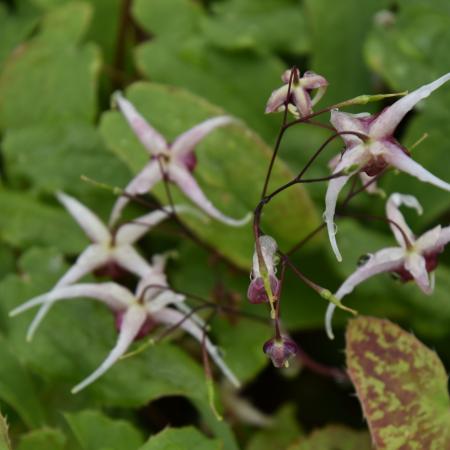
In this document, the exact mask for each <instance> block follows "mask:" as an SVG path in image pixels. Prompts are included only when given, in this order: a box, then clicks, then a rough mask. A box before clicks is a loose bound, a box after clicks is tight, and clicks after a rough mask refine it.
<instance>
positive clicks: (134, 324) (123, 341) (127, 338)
mask: <svg viewBox="0 0 450 450" xmlns="http://www.w3.org/2000/svg"><path fill="white" fill-rule="evenodd" d="M146 318H147V313H146V312H145V310H144V309H143V308H142V307H141V306H138V305H133V306H131V307H130V308H129V309H128V310H127V312H126V313H125V314H124V316H123V322H122V326H121V328H120V332H119V338H118V340H117V344H116V346H115V347H114V348H113V349H112V351H111V353H110V354H109V355H108V357H107V358H106V359H105V360H104V361H103V363H102V364H101V365H100V367H99V368H98V369H97V370H96V371H95V372H93V373H92V374H91V375H89V376H88V377H87V378H86V379H85V380H83V381H82V382H81V383H79V384H77V385H76V386H75V387H74V388H73V389H72V394H76V393H77V392H79V391H81V390H82V389H84V388H85V387H86V386H88V385H89V384H91V383H93V382H94V381H95V380H97V379H98V378H100V377H101V376H102V375H103V374H104V373H105V372H106V371H107V370H108V369H110V368H111V366H113V365H114V364H115V363H116V362H117V360H118V359H119V358H120V357H121V356H122V355H123V354H124V353H125V352H126V351H127V350H128V347H129V346H130V345H131V343H132V342H133V341H134V338H135V337H136V336H137V334H138V333H139V330H140V329H141V327H142V325H143V324H144V322H145V319H146Z"/></svg>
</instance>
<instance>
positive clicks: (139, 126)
mask: <svg viewBox="0 0 450 450" xmlns="http://www.w3.org/2000/svg"><path fill="white" fill-rule="evenodd" d="M115 101H116V102H117V104H118V106H119V108H120V110H121V112H122V114H123V115H124V117H125V119H126V120H127V122H128V124H129V125H130V127H131V129H132V130H133V132H134V133H135V134H136V136H137V138H138V139H139V141H140V142H141V144H142V145H143V146H144V147H145V149H146V150H147V152H148V153H149V156H150V161H149V162H148V163H147V164H146V166H145V167H144V168H143V169H142V170H141V172H139V173H138V174H137V175H136V176H135V177H134V178H133V179H132V180H131V181H130V183H129V184H128V186H127V187H126V188H125V192H126V193H127V194H128V195H130V196H133V195H139V194H146V193H147V192H149V191H150V190H151V189H152V188H153V186H154V185H155V184H156V183H158V182H159V181H161V180H162V179H163V178H164V176H165V177H167V180H168V181H170V182H172V183H175V184H176V185H177V186H178V187H179V188H180V189H181V190H182V191H183V192H184V194H186V196H187V197H188V198H189V199H190V200H191V201H192V202H193V203H195V204H196V205H197V206H198V207H199V208H201V209H202V210H203V211H204V212H205V213H206V214H207V215H209V216H210V217H212V218H214V219H216V220H219V221H221V222H223V223H226V224H228V225H231V226H241V225H244V224H245V223H247V222H248V221H249V219H250V215H247V216H246V217H245V218H244V219H241V220H236V219H232V218H230V217H228V216H226V215H224V214H223V213H221V212H220V211H219V210H218V209H217V208H216V207H215V206H214V205H213V204H212V203H211V202H210V201H209V200H208V199H207V197H206V196H205V194H204V193H203V191H202V189H201V188H200V186H199V185H198V183H197V181H196V180H195V178H194V177H193V176H192V172H193V170H194V169H195V166H196V164H197V159H196V156H195V147H196V145H197V144H198V143H199V142H200V141H201V140H202V139H204V138H205V137H206V136H207V135H208V134H209V133H211V132H212V131H214V130H215V129H216V128H218V127H223V126H225V125H228V124H230V123H233V122H234V119H233V118H231V117H228V116H219V117H214V118H212V119H208V120H205V121H204V122H201V123H200V124H198V125H196V126H194V127H193V128H191V129H189V130H187V131H186V132H184V133H182V134H180V135H179V136H178V137H177V138H176V139H175V140H174V141H173V142H172V143H170V144H169V143H168V142H167V141H166V139H165V138H164V137H163V136H162V135H161V134H160V133H159V132H158V131H157V130H155V129H154V128H153V127H152V126H151V125H150V124H149V123H148V122H147V121H146V120H145V119H144V118H143V117H142V115H141V114H140V113H139V112H138V111H137V110H136V108H135V107H134V106H133V105H132V104H131V103H130V102H129V101H128V100H126V99H125V98H124V97H123V96H122V94H120V93H117V94H115ZM128 202H129V199H128V198H127V197H126V196H122V197H120V198H119V199H118V200H117V202H116V204H115V206H114V208H113V211H112V214H111V218H110V224H114V223H115V222H116V221H117V220H118V219H119V217H120V215H121V213H122V210H123V208H124V207H125V206H126V205H127V203H128Z"/></svg>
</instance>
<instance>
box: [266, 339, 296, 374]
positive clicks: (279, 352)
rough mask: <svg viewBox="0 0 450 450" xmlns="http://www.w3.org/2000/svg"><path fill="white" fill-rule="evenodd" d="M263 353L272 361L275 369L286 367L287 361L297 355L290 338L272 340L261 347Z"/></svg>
mask: <svg viewBox="0 0 450 450" xmlns="http://www.w3.org/2000/svg"><path fill="white" fill-rule="evenodd" d="M263 350H264V353H265V354H266V355H267V356H268V357H269V358H270V359H271V360H272V363H273V365H274V366H275V367H278V368H280V367H288V365H289V360H290V359H291V358H293V357H294V356H295V355H297V353H298V347H297V344H296V343H295V342H294V341H293V340H292V339H290V338H288V337H285V336H283V337H282V338H281V339H276V338H272V339H270V340H269V341H267V342H266V343H265V344H264V346H263Z"/></svg>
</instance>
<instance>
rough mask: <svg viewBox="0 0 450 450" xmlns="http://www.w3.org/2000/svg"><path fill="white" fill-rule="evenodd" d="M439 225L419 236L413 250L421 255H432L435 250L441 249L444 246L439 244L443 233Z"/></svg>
mask: <svg viewBox="0 0 450 450" xmlns="http://www.w3.org/2000/svg"><path fill="white" fill-rule="evenodd" d="M444 230H445V228H444V229H442V227H441V226H440V225H437V226H435V227H434V228H432V229H431V230H428V231H427V232H425V233H424V234H422V236H420V237H419V238H418V239H417V240H416V243H415V248H416V249H417V251H418V252H419V253H421V254H424V253H432V252H433V251H435V250H437V249H442V247H443V246H444V245H445V244H446V242H445V243H441V242H442V237H443V231H444ZM449 238H450V237H449Z"/></svg>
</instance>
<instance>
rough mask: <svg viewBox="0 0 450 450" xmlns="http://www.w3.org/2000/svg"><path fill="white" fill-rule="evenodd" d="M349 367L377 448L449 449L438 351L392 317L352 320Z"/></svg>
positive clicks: (449, 422) (448, 421) (443, 379)
mask: <svg viewBox="0 0 450 450" xmlns="http://www.w3.org/2000/svg"><path fill="white" fill-rule="evenodd" d="M346 340H347V344H346V357H347V368H348V372H349V375H350V378H351V379H352V381H353V383H354V385H355V387H356V392H357V394H358V398H359V400H360V402H361V404H362V407H363V411H364V416H365V418H366V420H367V422H368V424H369V428H370V431H371V435H372V439H373V441H374V442H375V445H376V446H377V448H378V449H380V450H382V449H386V450H388V449H389V450H394V449H400V448H418V449H419V448H420V449H425V448H426V449H429V450H440V449H444V448H450V432H449V430H450V409H449V407H450V401H449V396H448V390H447V374H446V372H445V369H444V366H443V365H442V363H441V361H440V360H439V357H438V356H437V354H436V353H435V352H433V351H432V350H430V349H429V348H427V347H425V346H424V345H423V344H422V343H421V342H420V341H419V340H418V339H417V338H415V337H414V336H413V335H411V334H409V333H407V332H405V331H403V330H402V329H401V328H400V327H399V326H397V325H395V324H393V323H392V322H389V321H388V320H381V319H375V318H372V317H359V318H357V319H353V320H352V321H351V322H350V323H349V326H348V328H347V334H346Z"/></svg>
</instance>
